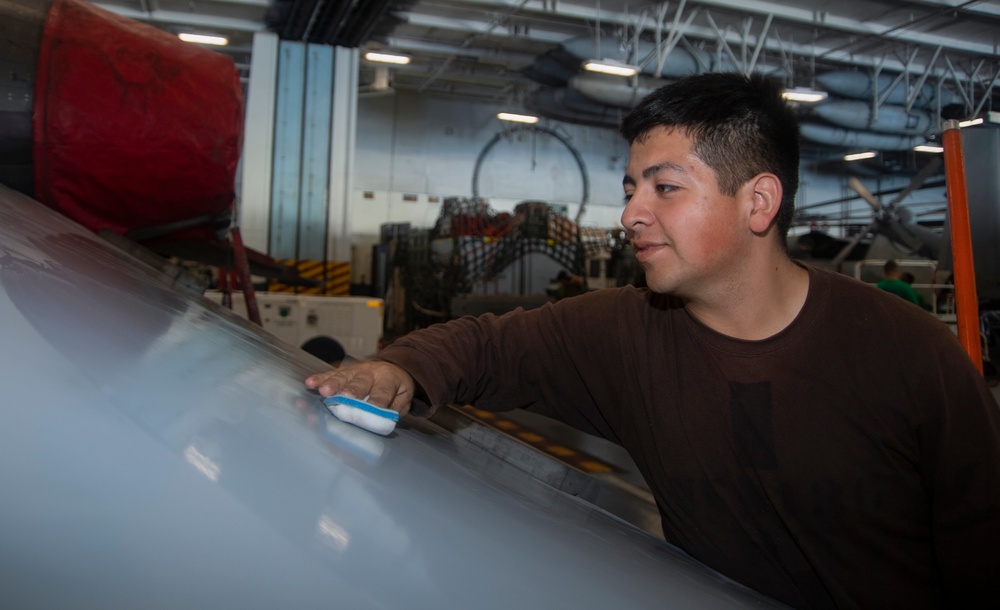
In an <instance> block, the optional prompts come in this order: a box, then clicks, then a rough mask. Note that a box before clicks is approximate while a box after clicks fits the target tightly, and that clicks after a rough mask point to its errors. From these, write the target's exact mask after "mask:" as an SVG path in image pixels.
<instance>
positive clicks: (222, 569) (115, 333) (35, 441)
mask: <svg viewBox="0 0 1000 610" xmlns="http://www.w3.org/2000/svg"><path fill="white" fill-rule="evenodd" d="M0 338H2V339H0V363H2V367H0V380H2V383H0V388H2V392H3V395H2V404H3V408H2V421H0V488H2V490H3V493H2V496H0V598H2V600H3V605H4V606H7V607H12V608H20V609H25V608H61V607H72V608H172V609H176V608H296V609H303V608H320V607H322V608H331V607H333V608H350V609H360V608H435V609H437V608H463V609H467V608H477V609H482V608H505V609H506V608H513V607H537V608H574V609H579V608H670V607H677V608H698V607H711V608H747V607H754V608H768V607H780V606H779V605H778V604H776V603H774V602H772V601H770V600H768V599H766V598H764V597H762V596H760V595H757V594H756V593H754V592H752V591H749V590H748V589H746V588H744V587H742V586H740V585H737V584H735V583H733V582H732V581H730V580H728V579H726V578H724V577H722V576H719V575H718V574H716V573H714V572H713V571H711V570H709V569H708V568H706V567H704V566H703V565H701V564H699V563H697V562H695V561H694V560H692V559H690V558H688V557H686V556H685V555H683V554H682V553H680V552H678V551H677V550H676V549H674V548H673V547H671V546H669V545H667V544H666V543H664V542H663V541H660V540H657V539H655V538H653V537H651V536H649V535H647V534H646V533H644V532H641V531H640V530H638V529H637V528H635V527H633V526H631V525H629V524H626V523H625V522H623V521H621V520H619V519H616V518H614V517H612V516H611V515H609V514H608V513H606V512H604V511H602V510H600V509H597V508H595V507H594V506H592V505H590V504H588V503H586V502H584V501H582V500H580V499H578V498H575V497H573V496H570V495H567V494H565V493H562V492H559V491H557V490H555V489H553V488H551V487H547V486H545V485H544V484H542V483H540V482H539V481H537V480H536V479H533V478H532V477H530V476H529V475H527V474H525V473H523V472H522V471H520V470H518V469H516V468H514V467H513V466H510V465H508V464H506V463H505V462H503V461H502V460H501V459H499V458H498V457H496V456H494V455H491V454H489V453H487V452H485V451H483V450H481V449H478V448H476V447H474V446H472V445H471V444H469V443H467V442H465V441H463V440H462V439H460V438H457V437H456V436H454V435H452V434H450V433H448V432H446V431H445V430H443V429H441V428H439V427H437V426H435V425H434V424H433V423H432V422H427V421H423V420H411V419H409V418H408V419H404V421H403V422H401V424H400V426H398V427H397V429H396V431H395V432H394V433H393V434H392V435H391V436H389V437H387V438H381V437H377V436H375V435H372V434H368V433H366V432H363V431H361V430H359V429H357V428H353V427H350V426H348V425H346V424H343V423H341V422H339V420H336V419H335V418H333V416H332V415H330V414H329V413H328V412H327V411H326V409H325V408H324V407H323V406H322V403H321V402H320V400H319V397H318V396H317V395H316V394H314V393H312V392H310V391H308V390H306V389H305V387H304V386H303V383H302V380H303V378H304V377H305V376H306V374H308V373H310V372H314V371H316V370H317V369H318V368H320V367H321V366H323V365H322V363H321V362H320V361H319V360H316V359H314V358H313V357H311V356H309V355H308V354H306V353H305V352H302V351H300V350H298V349H296V348H294V347H291V346H287V345H285V344H282V343H281V342H279V341H278V340H277V339H274V338H272V337H270V336H269V335H266V334H265V333H263V331H261V330H260V329H258V328H256V327H254V326H252V325H250V324H249V323H247V322H245V321H243V320H242V319H240V318H238V317H237V316H235V315H232V314H230V313H228V312H226V311H225V310H222V309H221V308H219V307H217V306H214V305H212V304H211V303H209V302H208V301H207V300H205V299H202V298H201V297H199V296H197V295H186V294H184V293H182V292H179V291H178V290H177V289H175V288H170V287H169V286H168V284H167V283H166V280H163V279H161V278H160V277H159V276H158V275H157V273H156V272H154V271H153V270H152V269H149V268H145V267H143V266H142V265H141V264H140V263H138V262H136V261H134V260H133V259H130V258H129V257H128V256H126V255H125V254H123V253H122V252H120V251H118V250H116V249H115V248H114V247H112V246H110V245H108V244H107V243H106V242H104V241H102V240H101V239H99V238H98V237H96V236H95V235H94V234H93V233H91V232H90V231H88V230H85V229H84V228H82V227H80V226H79V225H76V224H74V223H73V222H72V221H70V220H69V219H67V218H65V217H63V216H60V215H59V214H57V213H56V212H54V211H52V210H51V209H48V208H46V207H44V206H42V205H41V204H38V203H37V202H35V201H33V200H31V199H29V198H28V197H26V196H24V195H21V194H19V193H16V192H14V191H12V190H9V189H7V188H4V187H0Z"/></svg>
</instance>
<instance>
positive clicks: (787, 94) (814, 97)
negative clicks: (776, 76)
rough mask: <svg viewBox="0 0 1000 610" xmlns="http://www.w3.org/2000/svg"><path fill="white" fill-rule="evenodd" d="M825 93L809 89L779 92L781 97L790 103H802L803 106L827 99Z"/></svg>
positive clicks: (798, 88)
mask: <svg viewBox="0 0 1000 610" xmlns="http://www.w3.org/2000/svg"><path fill="white" fill-rule="evenodd" d="M827 95H828V94H827V92H826V91H820V90H819V89H809V88H806V87H792V88H790V89H785V90H784V91H782V92H781V97H783V98H785V99H786V100H788V101H790V102H802V103H805V104H815V103H816V102H822V101H823V100H825V99H826V98H827Z"/></svg>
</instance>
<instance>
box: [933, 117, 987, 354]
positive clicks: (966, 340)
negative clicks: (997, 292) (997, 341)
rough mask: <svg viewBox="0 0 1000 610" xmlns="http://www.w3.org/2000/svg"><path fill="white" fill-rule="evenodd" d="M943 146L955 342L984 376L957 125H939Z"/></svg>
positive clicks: (966, 199)
mask: <svg viewBox="0 0 1000 610" xmlns="http://www.w3.org/2000/svg"><path fill="white" fill-rule="evenodd" d="M941 128H942V131H943V133H942V143H943V144H944V174H945V183H946V185H947V189H948V222H949V224H950V225H951V258H952V266H953V267H954V268H953V269H952V271H953V272H954V274H955V313H956V314H957V317H958V339H959V341H961V342H962V345H963V346H964V347H965V351H967V352H968V353H969V357H970V358H972V362H973V364H975V365H976V367H977V368H978V369H979V372H980V373H982V372H983V348H982V344H981V343H980V339H979V297H978V296H977V295H976V269H975V266H974V265H973V260H972V230H971V229H970V228H969V199H968V194H967V193H966V189H965V159H964V157H963V153H962V132H961V129H960V128H959V126H958V121H945V122H944V123H942V125H941Z"/></svg>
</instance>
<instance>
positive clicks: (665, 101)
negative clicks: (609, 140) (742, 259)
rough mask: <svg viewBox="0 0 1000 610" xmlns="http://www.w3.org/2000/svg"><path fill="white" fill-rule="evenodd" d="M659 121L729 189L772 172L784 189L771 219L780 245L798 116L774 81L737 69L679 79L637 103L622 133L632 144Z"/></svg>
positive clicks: (789, 212) (794, 182) (795, 181)
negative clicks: (678, 132) (686, 141)
mask: <svg viewBox="0 0 1000 610" xmlns="http://www.w3.org/2000/svg"><path fill="white" fill-rule="evenodd" d="M660 126H664V127H677V128H680V129H683V130H684V132H685V134H686V135H687V136H688V137H689V138H691V139H692V141H693V150H694V153H695V154H696V155H698V157H699V158H700V159H701V160H702V161H704V162H705V165H707V166H709V167H710V168H712V170H714V171H715V174H716V176H717V179H718V182H719V188H720V189H721V190H722V192H723V193H726V194H727V195H735V194H736V191H738V190H739V188H740V187H741V186H743V185H744V184H746V182H747V181H748V180H750V179H751V178H753V177H754V176H756V175H758V174H760V173H762V172H770V173H772V174H774V175H776V176H777V177H778V180H780V181H781V186H782V192H783V195H782V198H781V207H780V208H779V210H778V214H777V217H776V221H775V224H776V227H777V229H778V235H779V237H780V241H781V246H782V247H785V239H786V237H787V235H788V229H789V228H790V227H791V225H792V216H793V215H794V214H795V194H796V192H797V191H798V188H799V122H798V118H797V117H796V115H795V111H794V110H793V109H792V108H791V107H790V106H789V105H788V103H787V102H785V100H784V98H782V97H781V84H780V83H779V82H778V81H775V80H773V79H771V78H769V77H767V76H765V75H763V74H751V75H749V76H747V75H744V74H739V73H734V72H733V73H729V72H725V73H723V72H716V73H709V74H699V75H696V76H689V77H687V78H683V79H680V80H678V81H676V82H674V83H671V84H669V85H666V86H664V87H661V88H659V89H657V90H656V91H654V92H653V93H651V94H649V95H648V96H646V97H645V98H644V99H643V100H642V101H641V102H639V105H638V106H636V107H635V109H633V110H632V112H630V113H629V114H628V116H626V117H625V119H624V120H623V121H622V124H621V134H622V136H623V137H624V138H625V139H626V140H627V141H628V143H629V144H632V143H633V142H635V141H636V140H638V139H642V138H643V137H645V136H646V135H647V134H648V133H649V132H650V131H651V130H652V129H653V128H655V127H660Z"/></svg>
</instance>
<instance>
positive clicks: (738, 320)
mask: <svg viewBox="0 0 1000 610" xmlns="http://www.w3.org/2000/svg"><path fill="white" fill-rule="evenodd" d="M761 269H763V270H762V271H759V272H757V273H755V274H744V275H742V276H740V277H736V278H734V280H733V282H732V284H731V285H730V286H726V287H723V290H721V291H719V292H718V293H717V294H716V295H714V298H712V297H710V298H708V299H699V300H688V299H685V307H686V308H687V310H688V312H689V313H690V314H691V315H692V316H694V317H695V318H696V319H697V320H698V321H700V322H701V323H702V324H704V325H706V326H708V327H709V328H711V329H712V330H715V331H716V332H719V333H722V334H724V335H726V336H729V337H733V338H735V339H744V340H760V339H766V338H768V337H771V336H773V335H775V334H777V333H779V332H781V331H782V330H784V329H785V328H786V327H787V326H788V325H789V324H791V323H792V321H793V320H794V319H795V317H796V316H797V315H798V313H799V311H800V310H801V309H802V306H803V305H804V304H805V301H806V295H807V293H808V292H809V272H808V271H807V270H806V269H805V268H803V267H800V266H799V265H797V264H796V263H795V262H793V261H792V260H791V259H789V258H787V257H786V256H782V257H780V258H776V259H775V260H774V261H773V262H772V264H770V265H768V266H766V267H761Z"/></svg>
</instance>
